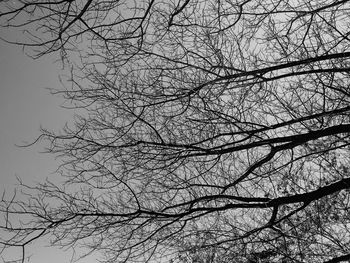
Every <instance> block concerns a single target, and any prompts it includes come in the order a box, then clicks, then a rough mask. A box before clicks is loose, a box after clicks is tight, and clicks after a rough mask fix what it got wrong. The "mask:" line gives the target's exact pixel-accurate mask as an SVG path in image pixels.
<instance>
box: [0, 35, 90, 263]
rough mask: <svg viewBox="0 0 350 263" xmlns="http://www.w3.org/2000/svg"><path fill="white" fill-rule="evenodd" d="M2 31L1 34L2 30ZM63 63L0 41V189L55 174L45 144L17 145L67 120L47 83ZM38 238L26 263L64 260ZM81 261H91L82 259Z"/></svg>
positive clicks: (55, 82)
mask: <svg viewBox="0 0 350 263" xmlns="http://www.w3.org/2000/svg"><path fill="white" fill-rule="evenodd" d="M0 34H2V35H1V36H2V37H4V34H3V33H2V32H0ZM62 73H63V72H62V67H61V66H60V65H59V64H58V63H54V57H49V56H48V57H43V58H41V59H38V60H33V59H31V58H29V57H28V56H26V55H25V54H24V53H23V50H22V49H21V48H20V47H18V46H12V45H9V44H6V43H4V42H2V41H0V193H3V192H4V191H5V192H6V194H8V195H11V194H12V193H13V191H14V189H15V188H17V187H18V186H17V185H16V184H17V179H16V177H19V178H21V180H23V182H25V183H28V184H33V183H35V182H38V181H42V180H45V178H47V177H49V178H52V177H54V176H58V175H57V174H55V173H54V171H55V169H56V168H57V166H58V165H59V162H58V161H57V160H55V159H54V156H51V155H49V154H43V153H40V152H42V151H43V150H44V145H42V144H41V145H40V144H38V145H34V146H31V147H25V148H23V147H18V146H16V145H23V144H25V143H26V142H32V141H34V140H35V138H36V137H37V136H39V135H40V127H41V126H42V127H44V128H47V129H50V130H56V131H57V130H59V129H60V128H61V127H63V126H64V124H65V123H66V122H69V121H70V120H71V119H72V116H73V113H72V112H71V111H69V110H67V109H64V108H62V107H61V105H63V102H64V101H63V99H62V98H60V97H57V96H53V95H51V94H50V92H49V91H48V90H47V88H60V87H62V85H61V83H60V82H59V77H58V76H59V74H62ZM46 243H47V241H45V240H43V241H41V242H39V243H36V244H33V245H32V246H31V247H29V248H28V249H27V250H28V253H27V255H28V256H31V257H30V258H28V259H26V261H25V262H26V263H47V262H50V263H56V262H57V263H58V262H59V263H66V262H70V259H71V257H70V255H71V254H70V253H67V252H63V251H59V250H58V249H52V248H48V247H45V246H46ZM11 253H12V254H9V255H6V256H7V257H6V258H1V257H0V262H10V261H8V260H10V259H11V260H13V259H16V258H17V259H18V257H19V256H20V253H19V251H17V250H14V251H11ZM80 262H85V263H90V262H96V260H92V259H84V260H82V261H80Z"/></svg>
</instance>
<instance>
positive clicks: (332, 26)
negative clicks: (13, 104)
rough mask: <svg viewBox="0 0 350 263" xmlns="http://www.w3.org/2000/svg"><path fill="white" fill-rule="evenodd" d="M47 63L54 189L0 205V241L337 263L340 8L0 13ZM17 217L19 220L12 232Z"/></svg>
mask: <svg viewBox="0 0 350 263" xmlns="http://www.w3.org/2000/svg"><path fill="white" fill-rule="evenodd" d="M0 10H1V13H0V21H1V23H2V24H3V25H4V26H6V27H10V28H11V27H12V28H21V29H23V30H25V31H24V32H25V34H24V36H23V38H22V39H15V40H10V39H7V40H6V41H8V42H12V43H15V44H19V45H23V46H24V47H25V48H26V50H27V51H28V52H33V53H31V55H32V56H42V55H46V54H49V53H54V52H56V51H57V52H60V53H59V54H60V55H61V58H62V59H63V61H64V62H65V63H66V64H67V65H71V66H72V71H71V72H72V74H71V76H70V78H69V79H68V80H67V82H66V84H67V85H66V87H67V88H66V89H65V90H60V91H56V93H59V94H63V95H64V97H65V98H66V99H67V100H68V101H70V102H71V105H72V107H74V108H76V109H78V111H77V112H78V113H79V115H78V116H77V117H76V118H75V123H74V124H73V125H70V126H67V127H64V128H63V130H62V131H60V132H50V131H47V130H43V134H42V136H41V137H40V138H39V139H40V140H43V141H44V142H45V143H46V145H48V151H49V152H51V153H53V154H55V155H57V156H59V157H61V158H62V162H63V164H62V166H60V169H59V171H60V175H61V176H62V177H63V178H64V180H65V183H64V184H62V185H57V184H53V183H50V182H45V183H43V184H39V185H37V186H35V187H29V186H23V187H24V190H23V191H25V190H27V192H26V193H28V196H27V199H28V200H24V201H21V200H23V199H21V198H11V197H9V196H4V197H3V199H2V203H1V210H2V212H3V214H4V218H5V220H4V223H3V224H2V225H1V229H2V234H1V235H0V237H1V243H2V244H3V246H4V248H6V247H10V246H21V247H23V248H24V246H25V245H26V244H28V243H29V242H34V241H35V240H36V239H38V238H41V237H43V236H46V237H47V238H50V240H51V242H52V244H53V245H60V246H65V247H69V246H72V247H77V246H81V245H83V246H84V247H86V248H87V249H89V251H91V252H94V251H99V252H101V253H103V255H104V256H105V261H106V262H147V261H151V262H153V261H156V260H162V262H166V261H168V262H242V263H243V262H244V263H248V262H328V263H331V262H332V263H333V262H341V261H342V260H343V261H344V260H348V259H350V243H349V242H350V230H349V226H350V225H349V223H350V215H349V213H348V209H349V197H350V196H349V188H350V176H349V159H350V152H349V150H350V148H349V143H350V137H349V135H350V120H349V111H350V89H349V85H350V59H349V58H350V39H349V34H350V31H349V25H350V4H349V3H348V1H344V0H343V1H306V0H295V1H294V0H293V1H289V0H281V1H262V0H247V1H237V0H236V1H235V0H233V1H231V0H207V1H204V0H176V1H175V0H170V1H157V0H140V1H127V0H120V1H115V0H113V1H101V0H98V1H97V0H86V1H81V0H62V1H48V0H42V1H29V0H28V1H27V0H20V1H16V0H13V1H2V2H0ZM18 218H21V220H18Z"/></svg>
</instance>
